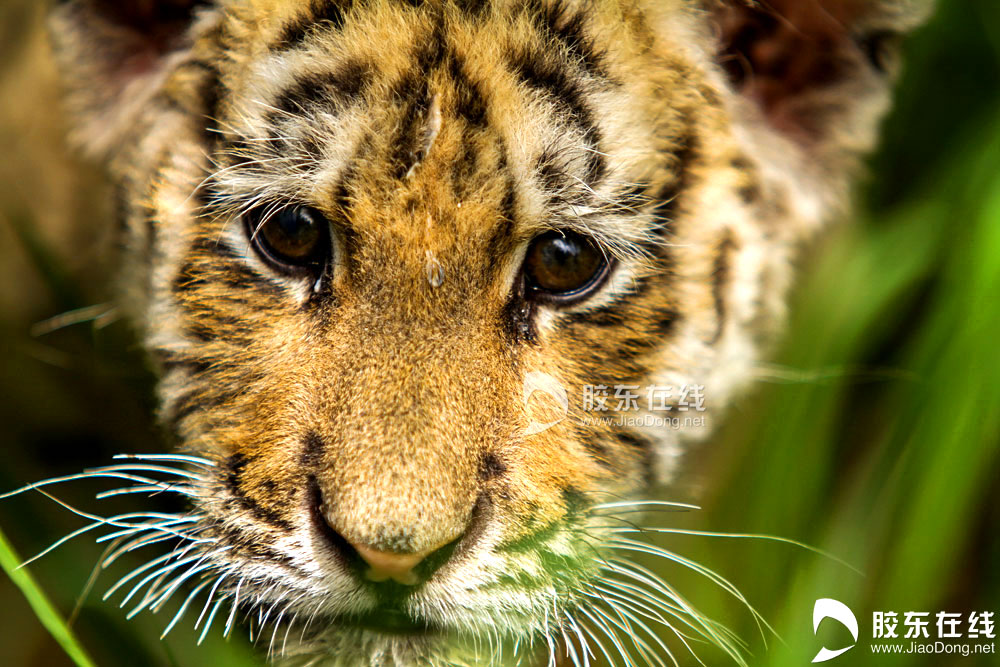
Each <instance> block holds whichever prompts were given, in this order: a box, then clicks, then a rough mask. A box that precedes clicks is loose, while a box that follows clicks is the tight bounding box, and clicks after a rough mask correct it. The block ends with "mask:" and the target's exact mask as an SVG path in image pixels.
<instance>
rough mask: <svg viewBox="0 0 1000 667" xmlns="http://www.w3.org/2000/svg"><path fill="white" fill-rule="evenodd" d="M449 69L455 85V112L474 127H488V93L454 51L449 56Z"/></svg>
mask: <svg viewBox="0 0 1000 667" xmlns="http://www.w3.org/2000/svg"><path fill="white" fill-rule="evenodd" d="M448 71H449V73H450V75H451V80H452V83H453V85H454V86H455V97H456V100H455V113H456V114H458V115H459V116H460V117H462V118H464V119H465V120H466V122H467V123H469V125H472V126H473V127H486V125H487V122H486V95H485V91H484V90H483V88H482V86H480V85H479V83H478V82H476V81H473V80H472V79H470V78H469V76H468V75H467V74H466V72H465V64H464V63H463V61H462V59H461V58H460V57H459V56H458V55H456V54H454V53H452V54H450V55H449V57H448Z"/></svg>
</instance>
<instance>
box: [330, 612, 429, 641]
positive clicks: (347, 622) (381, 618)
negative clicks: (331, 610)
mask: <svg viewBox="0 0 1000 667" xmlns="http://www.w3.org/2000/svg"><path fill="white" fill-rule="evenodd" d="M331 623H332V624H334V625H337V626H340V627H344V628H356V629H359V630H368V631H370V632H374V633H376V634H382V635H391V636H412V637H429V636H434V635H439V634H442V632H443V631H442V630H441V628H438V627H436V626H434V625H432V624H430V623H428V622H426V621H423V620H420V619H417V618H414V617H413V616H411V615H410V614H408V613H406V612H405V611H403V610H402V609H399V608H398V607H390V606H382V607H379V608H378V609H375V610H373V611H370V612H368V613H365V614H357V615H345V616H339V617H336V618H334V619H332V620H331Z"/></svg>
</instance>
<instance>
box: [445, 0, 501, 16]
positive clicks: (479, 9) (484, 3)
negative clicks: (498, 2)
mask: <svg viewBox="0 0 1000 667" xmlns="http://www.w3.org/2000/svg"><path fill="white" fill-rule="evenodd" d="M453 2H454V4H455V6H456V7H457V8H458V10H459V11H460V12H462V13H463V14H465V15H466V16H469V17H471V18H474V19H478V18H479V17H481V16H482V15H483V14H484V13H485V12H486V10H487V9H489V8H490V6H491V5H492V3H491V0H453Z"/></svg>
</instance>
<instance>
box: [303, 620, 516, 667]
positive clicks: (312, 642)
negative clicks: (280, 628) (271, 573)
mask: <svg viewBox="0 0 1000 667" xmlns="http://www.w3.org/2000/svg"><path fill="white" fill-rule="evenodd" d="M327 622H328V623H329V625H328V626H326V627H325V628H324V629H321V630H317V631H316V632H315V633H314V634H313V635H312V636H307V637H305V638H303V639H300V640H299V642H298V643H297V644H296V645H295V646H289V647H287V648H286V650H285V653H284V662H286V663H287V664H290V665H325V666H328V667H399V666H403V665H406V666H409V665H421V666H426V667H476V666H478V667H483V666H486V665H494V664H501V663H500V662H499V661H500V660H501V659H502V657H503V656H505V655H506V656H508V657H509V658H513V659H514V660H515V662H514V663H503V664H519V663H518V662H517V658H518V657H520V658H525V657H527V656H528V655H533V654H534V653H535V652H534V651H531V650H529V651H527V652H526V651H524V649H523V647H521V646H518V645H519V644H521V642H517V641H516V640H515V641H510V640H509V639H507V640H498V635H495V634H493V635H491V634H489V633H484V636H475V635H472V634H468V633H465V632H461V631H458V630H451V629H446V628H441V627H435V626H431V625H428V624H425V623H421V622H419V621H413V620H410V619H408V620H407V621H400V620H398V619H385V618H375V617H370V618H368V617H366V618H357V617H355V618H334V619H329V620H328V621H327ZM321 625H323V623H322V622H321ZM532 644H534V642H532V641H531V640H530V637H525V638H524V639H523V646H530V645H532ZM515 647H516V648H515ZM522 654H523V655H522Z"/></svg>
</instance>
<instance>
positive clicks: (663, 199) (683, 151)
mask: <svg viewBox="0 0 1000 667" xmlns="http://www.w3.org/2000/svg"><path fill="white" fill-rule="evenodd" d="M686 127H687V130H686V131H685V133H684V134H682V135H681V136H680V137H679V138H678V139H677V142H676V143H677V146H678V148H677V150H676V151H674V154H673V156H672V157H673V162H674V164H673V168H672V172H673V178H672V179H671V180H669V181H667V183H665V184H664V185H663V186H662V187H661V188H660V190H659V191H658V192H657V193H656V194H654V195H653V200H654V202H655V206H654V208H653V212H654V214H655V215H656V218H657V221H658V222H659V223H660V224H661V230H662V232H663V233H664V234H668V233H672V232H673V226H672V223H673V221H674V220H675V218H676V217H677V214H678V213H679V212H680V210H681V209H682V207H683V205H684V195H685V194H686V193H687V190H688V189H689V188H690V187H691V185H692V177H691V167H692V165H693V164H694V163H695V162H696V161H697V159H698V158H699V149H700V147H701V141H700V140H699V138H698V135H697V134H695V131H694V126H693V122H692V121H691V120H690V119H689V120H688V121H687V123H686Z"/></svg>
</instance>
